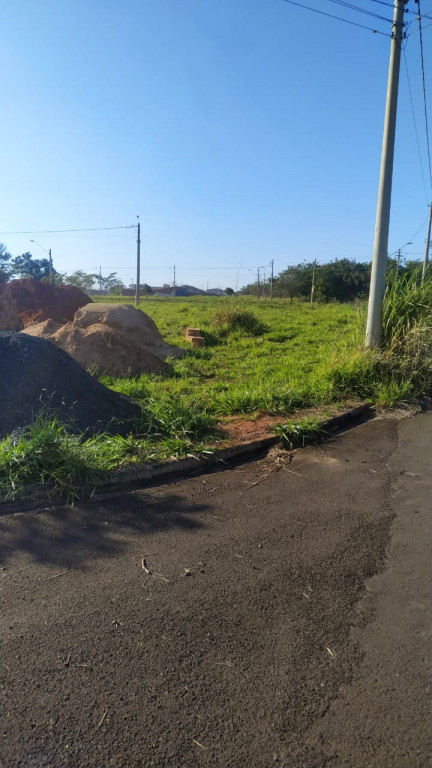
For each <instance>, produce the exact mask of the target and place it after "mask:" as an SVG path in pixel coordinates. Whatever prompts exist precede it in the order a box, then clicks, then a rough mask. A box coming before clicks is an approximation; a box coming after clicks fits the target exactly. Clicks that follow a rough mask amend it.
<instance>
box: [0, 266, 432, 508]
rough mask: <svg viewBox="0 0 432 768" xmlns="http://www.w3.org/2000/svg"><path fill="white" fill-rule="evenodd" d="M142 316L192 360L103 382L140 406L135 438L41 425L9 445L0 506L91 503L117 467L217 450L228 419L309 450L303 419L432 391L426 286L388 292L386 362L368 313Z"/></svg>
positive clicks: (1, 465)
mask: <svg viewBox="0 0 432 768" xmlns="http://www.w3.org/2000/svg"><path fill="white" fill-rule="evenodd" d="M103 298H104V301H106V300H107V297H103ZM113 301H117V298H116V297H113ZM125 303H132V302H131V299H130V298H128V299H127V300H125ZM141 309H143V310H144V311H145V312H147V313H148V314H149V315H150V316H151V317H152V318H153V320H154V321H155V322H156V324H157V326H158V328H159V330H160V332H161V334H162V336H163V338H164V339H166V341H168V342H169V343H171V344H174V345H176V346H181V347H184V349H185V351H186V354H185V356H184V357H183V358H180V359H173V360H170V363H171V365H172V370H173V373H172V375H170V376H167V377H162V376H155V375H142V376H140V377H138V378H135V379H112V378H105V379H103V382H104V383H105V384H106V385H107V386H109V387H111V388H112V389H114V390H115V391H117V392H121V393H123V394H125V395H128V396H129V397H132V398H134V399H135V400H137V401H138V402H139V403H140V405H141V407H142V418H141V420H140V422H139V423H137V424H136V425H135V429H134V430H133V434H132V435H131V436H130V437H129V438H126V439H125V438H121V437H115V438H112V437H109V436H106V435H102V436H98V437H94V438H86V437H85V436H81V437H79V436H78V437H77V436H72V435H70V434H68V433H67V431H66V430H65V428H64V427H63V426H62V425H61V424H59V423H58V422H56V421H52V422H49V421H46V420H45V421H44V419H43V418H42V417H41V418H40V419H39V421H38V422H37V424H36V425H35V426H34V427H33V428H32V429H31V430H30V431H29V433H28V434H27V435H26V437H25V438H22V439H21V440H19V441H18V442H17V443H16V444H14V443H13V442H12V441H11V440H9V439H8V440H5V441H3V442H1V443H0V496H1V495H3V496H7V495H9V496H11V497H16V496H18V495H19V493H20V492H21V491H22V489H23V488H24V487H25V485H27V484H29V483H34V482H37V483H44V484H46V485H47V487H49V488H50V489H51V490H52V492H53V493H56V494H60V495H62V496H63V497H65V498H67V499H68V500H73V499H74V497H75V496H76V494H77V493H78V492H81V491H79V490H77V489H79V488H82V489H83V492H84V493H86V492H87V493H88V492H90V491H91V490H92V488H94V486H95V485H96V484H97V483H98V482H99V481H100V479H101V477H103V475H104V474H105V473H106V472H107V471H109V470H110V469H112V468H114V467H122V466H127V465H129V464H131V463H133V462H137V461H141V462H146V461H154V460H160V459H163V458H166V457H168V456H176V457H177V456H181V455H185V454H188V453H193V454H198V453H199V452H200V451H203V450H205V449H207V448H208V446H209V445H214V444H215V443H216V442H217V441H218V438H219V434H218V427H217V424H218V421H219V420H220V419H223V417H225V416H232V415H235V414H238V415H249V416H254V415H256V414H258V413H270V414H278V415H281V416H282V417H287V418H286V420H285V421H284V423H283V424H282V426H280V427H279V433H280V435H281V437H282V438H283V439H284V440H285V441H287V442H288V443H289V444H299V443H300V444H301V443H302V442H304V441H306V440H309V439H311V438H313V439H316V438H317V437H319V436H320V427H319V423H318V422H317V421H316V419H315V417H313V416H308V418H307V420H306V421H305V420H304V419H303V420H300V421H299V420H296V419H295V416H294V414H295V413H296V412H298V411H299V410H301V409H305V408H307V409H310V408H313V407H318V406H319V407H321V408H322V407H323V406H327V407H328V406H330V405H332V404H336V403H341V402H347V401H352V400H366V401H368V402H369V403H371V404H372V405H374V406H376V407H392V406H395V405H400V404H401V403H402V404H403V403H409V402H410V401H412V399H413V398H414V397H417V396H419V395H423V394H425V393H427V392H428V391H430V389H431V381H432V363H431V360H432V339H431V335H432V334H431V323H432V282H431V281H430V280H429V281H427V282H426V283H425V285H424V286H421V281H420V279H419V277H418V276H414V277H413V278H412V279H411V281H406V280H405V281H402V280H400V281H399V282H396V281H395V282H393V283H391V284H390V285H389V287H388V290H387V295H386V299H385V305H384V320H383V328H384V339H385V347H384V349H383V350H381V351H369V352H365V351H364V349H363V339H364V330H365V320H366V307H365V305H364V304H355V305H354V304H353V305H342V304H325V305H318V304H315V305H313V306H311V305H310V304H308V303H299V302H293V303H291V302H290V301H288V300H284V299H276V300H273V301H271V300H269V299H266V300H260V301H257V300H256V299H254V298H251V297H240V298H239V297H226V298H214V297H191V298H187V299H184V298H182V299H159V298H154V297H147V298H145V299H143V300H142V302H141ZM187 326H192V327H198V328H200V329H201V330H202V332H203V334H204V336H205V338H206V342H207V345H206V347H205V348H203V349H192V348H191V346H190V345H189V343H188V342H187V341H186V340H185V337H184V330H185V328H186V327H187Z"/></svg>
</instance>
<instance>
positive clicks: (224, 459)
mask: <svg viewBox="0 0 432 768" xmlns="http://www.w3.org/2000/svg"><path fill="white" fill-rule="evenodd" d="M373 413H374V410H373V408H372V407H371V406H369V405H366V404H364V405H360V406H358V407H356V408H350V409H349V410H347V411H344V413H340V414H338V415H337V416H333V417H332V418H330V419H327V420H325V421H323V422H321V428H322V429H323V430H324V432H326V433H327V434H328V433H331V432H335V431H336V430H338V429H341V428H342V427H345V426H347V425H349V424H352V423H355V422H357V421H360V420H362V419H367V418H370V417H371V416H372V415H373ZM278 443H281V438H280V437H278V436H277V435H274V436H269V437H265V438H261V439H259V440H250V441H249V442H247V443H239V444H237V445H232V446H229V447H226V448H220V449H215V450H214V451H213V452H209V453H208V454H206V455H205V456H202V455H201V456H192V455H189V456H187V457H186V458H184V459H178V460H177V459H166V460H165V461H162V462H155V463H153V464H139V465H135V466H133V467H128V468H127V469H123V470H118V471H114V472H110V473H109V475H107V476H106V477H105V479H104V480H102V481H101V483H100V484H99V485H98V486H97V491H98V492H97V494H96V493H93V495H92V498H93V499H95V498H100V496H101V495H106V494H110V493H115V492H116V491H117V490H118V489H119V488H122V490H126V489H127V488H125V486H126V487H127V486H132V485H133V484H134V483H137V482H142V481H147V482H148V483H150V482H153V481H157V480H166V481H168V480H170V479H171V478H174V477H177V476H179V475H183V476H187V475H190V474H191V473H193V472H197V471H205V470H210V469H212V468H215V467H217V466H220V465H221V464H228V463H229V461H230V460H232V459H241V458H242V457H245V458H246V457H248V456H250V455H251V454H254V453H258V452H259V451H261V450H264V449H266V448H271V447H272V446H273V445H277V444H278ZM296 447H300V446H296ZM41 503H44V504H46V505H48V506H55V505H64V504H65V502H64V500H62V499H59V498H54V497H53V496H52V495H51V496H50V494H49V492H47V491H46V489H45V487H44V486H41V485H34V486H29V487H28V488H27V489H26V493H25V498H21V499H20V500H18V501H13V502H7V501H5V502H3V501H0V515H2V514H3V515H4V514H13V513H14V512H25V511H28V510H29V509H31V508H34V506H35V505H40V504H41Z"/></svg>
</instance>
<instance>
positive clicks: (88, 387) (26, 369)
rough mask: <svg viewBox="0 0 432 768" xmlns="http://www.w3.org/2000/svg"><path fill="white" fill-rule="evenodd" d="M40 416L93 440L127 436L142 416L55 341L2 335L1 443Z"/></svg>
mask: <svg viewBox="0 0 432 768" xmlns="http://www.w3.org/2000/svg"><path fill="white" fill-rule="evenodd" d="M41 410H42V411H43V412H44V413H47V414H48V415H49V416H53V415H55V416H57V417H58V418H59V419H60V420H61V421H62V422H64V423H67V424H68V425H69V428H70V430H71V431H74V432H85V431H87V433H88V434H95V433H98V432H109V433H110V434H118V433H121V434H126V433H128V432H129V431H130V429H131V426H132V422H133V420H134V418H136V417H138V416H139V415H140V414H141V409H140V408H139V406H138V405H136V404H135V403H133V402H131V401H130V400H129V399H128V398H126V397H124V396H123V395H119V394H118V393H116V392H113V391H112V390H110V389H107V388H106V387H104V386H103V385H102V384H100V383H99V382H98V381H97V380H96V379H95V378H93V376H91V375H90V374H89V373H87V371H85V370H84V368H82V367H81V366H80V365H79V364H78V363H77V362H76V361H75V360H74V359H73V358H72V357H71V356H70V355H68V354H67V353H66V352H64V351H63V350H62V349H59V348H58V347H56V346H55V345H54V344H52V343H51V342H50V341H47V340H46V339H41V338H37V337H32V336H27V335H25V334H23V333H14V332H11V331H7V332H3V333H0V437H5V436H6V435H8V434H11V433H12V432H15V431H17V430H22V429H25V428H26V427H28V426H29V425H30V424H32V423H33V422H34V420H35V417H36V416H37V414H38V413H39V412H40V411H41Z"/></svg>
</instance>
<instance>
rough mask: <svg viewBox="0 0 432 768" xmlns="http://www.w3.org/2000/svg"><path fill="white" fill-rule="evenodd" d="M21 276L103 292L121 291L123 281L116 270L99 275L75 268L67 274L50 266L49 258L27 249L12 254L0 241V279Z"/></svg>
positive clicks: (12, 278)
mask: <svg viewBox="0 0 432 768" xmlns="http://www.w3.org/2000/svg"><path fill="white" fill-rule="evenodd" d="M21 278H27V279H29V280H42V281H44V282H48V281H51V282H53V283H54V284H55V285H66V284H67V285H75V286H76V287H77V288H81V290H83V291H85V292H88V291H92V290H94V289H95V288H98V289H100V290H101V291H103V293H116V292H117V293H121V289H122V288H123V283H122V282H121V280H119V279H118V278H117V272H111V273H110V274H108V275H101V274H98V273H96V272H95V273H87V272H84V271H83V270H76V271H75V272H72V274H70V275H67V274H66V273H65V272H63V273H62V272H58V271H57V270H56V269H55V268H54V267H53V266H51V265H50V261H49V259H46V258H42V259H35V258H34V257H33V255H32V254H31V253H30V252H29V251H26V253H22V254H20V255H19V256H12V255H11V254H10V253H9V251H8V250H7V247H6V246H5V245H3V244H2V243H0V280H2V281H3V282H8V281H9V280H14V279H21Z"/></svg>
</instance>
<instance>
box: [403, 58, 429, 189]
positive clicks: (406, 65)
mask: <svg viewBox="0 0 432 768" xmlns="http://www.w3.org/2000/svg"><path fill="white" fill-rule="evenodd" d="M403 54H404V63H405V72H406V76H407V82H408V92H409V97H410V102H411V112H412V116H413V122H414V131H415V137H416V142H417V150H418V156H419V161H420V168H421V174H422V179H423V187H424V192H425V197H426V204H428V202H429V200H428V193H427V188H426V178H425V172H424V168H423V161H422V156H421V151H420V143H419V136H418V131H417V121H416V117H415V112H414V102H413V97H412V90H411V81H410V76H409V72H408V63H407V58H406V53H405V49H404V52H403Z"/></svg>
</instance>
